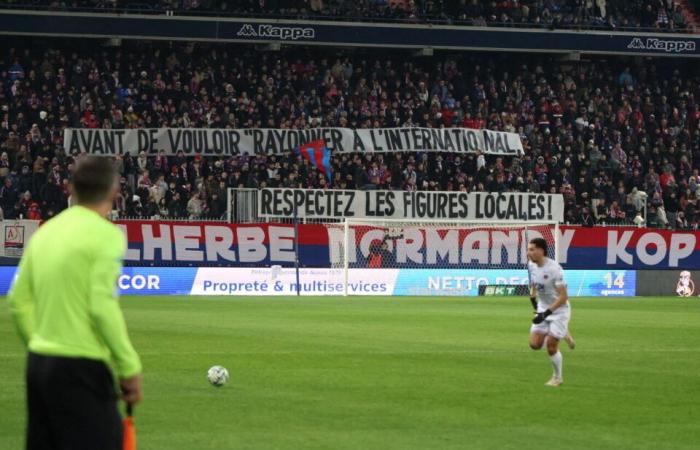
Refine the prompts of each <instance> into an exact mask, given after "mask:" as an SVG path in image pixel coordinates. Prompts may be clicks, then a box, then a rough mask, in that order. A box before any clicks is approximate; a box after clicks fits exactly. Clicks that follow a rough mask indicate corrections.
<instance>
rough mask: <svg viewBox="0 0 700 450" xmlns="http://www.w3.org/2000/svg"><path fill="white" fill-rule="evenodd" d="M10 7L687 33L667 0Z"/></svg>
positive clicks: (204, 0)
mask: <svg viewBox="0 0 700 450" xmlns="http://www.w3.org/2000/svg"><path fill="white" fill-rule="evenodd" d="M3 3H4V6H5V7H8V8H24V9H47V8H49V9H51V10H82V11H100V12H112V11H114V12H137V13H152V14H163V13H177V14H198V15H220V16H236V17H256V16H259V17H265V18H288V19H289V18H291V19H300V18H301V19H312V20H351V21H357V20H361V21H378V22H409V23H434V24H455V25H467V26H506V27H513V26H526V27H542V28H575V29H607V30H642V29H643V30H656V31H673V32H683V31H690V26H689V25H690V24H689V23H688V20H687V19H686V17H690V13H689V11H688V9H687V8H684V6H683V5H682V4H680V3H678V2H674V1H665V0H618V1H608V0H547V1H543V0H504V1H491V2H484V1H481V0H268V1H260V0H237V1H231V0H223V1H222V0H219V1H217V0H157V1H150V2H149V1H143V0H136V1H117V0H69V1H60V0H10V1H9V2H3Z"/></svg>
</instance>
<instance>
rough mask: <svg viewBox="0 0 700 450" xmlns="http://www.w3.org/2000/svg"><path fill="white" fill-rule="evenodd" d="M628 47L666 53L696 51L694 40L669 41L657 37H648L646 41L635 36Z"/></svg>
mask: <svg viewBox="0 0 700 450" xmlns="http://www.w3.org/2000/svg"><path fill="white" fill-rule="evenodd" d="M627 48H629V49H633V50H652V51H657V52H666V53H680V52H694V51H695V42H694V41H669V40H662V39H656V38H647V39H646V41H645V40H643V39H642V38H634V39H632V40H631V41H630V43H629V44H628V45H627Z"/></svg>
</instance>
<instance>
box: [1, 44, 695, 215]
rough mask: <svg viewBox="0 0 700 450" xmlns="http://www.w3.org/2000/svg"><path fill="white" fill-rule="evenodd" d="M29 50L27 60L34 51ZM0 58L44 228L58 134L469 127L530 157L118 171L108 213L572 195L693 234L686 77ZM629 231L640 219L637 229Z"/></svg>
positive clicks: (8, 131) (62, 56)
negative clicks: (364, 192)
mask: <svg viewBox="0 0 700 450" xmlns="http://www.w3.org/2000/svg"><path fill="white" fill-rule="evenodd" d="M28 44H29V45H28ZM2 52H3V53H2V58H0V105H1V107H2V111H0V118H1V119H2V122H1V123H0V185H1V187H0V207H1V208H2V212H3V214H4V217H5V218H8V219H10V218H18V217H25V218H41V219H46V218H48V217H51V216H52V215H54V214H56V213H57V212H58V211H60V210H61V209H63V208H65V207H66V205H67V203H68V182H69V179H70V172H71V168H72V164H73V163H74V159H73V157H74V156H79V155H72V156H67V155H66V154H65V153H66V152H65V150H64V149H63V145H62V144H63V134H62V130H63V128H65V127H91V128H136V127H149V128H154V127H214V128H227V127H235V128H254V127H258V128H259V127H265V128H305V127H316V126H323V127H335V126H341V127H350V128H368V127H412V126H423V127H456V126H459V127H470V128H489V129H494V130H503V131H509V132H514V133H519V134H520V136H521V139H522V142H523V145H524V147H525V155H524V156H522V157H495V156H492V155H477V154H450V153H398V154H379V153H368V154H334V155H333V156H332V158H331V164H332V167H333V177H332V179H330V180H329V179H327V177H326V176H324V174H322V173H320V172H319V171H318V170H317V169H315V168H314V167H312V165H311V164H310V163H308V162H307V161H306V160H304V159H303V158H301V157H300V156H298V155H294V154H291V153H287V154H283V155H277V156H271V155H256V154H244V155H237V156H231V157H204V158H200V157H194V158H193V157H185V156H184V155H182V154H180V155H177V156H171V157H168V156H165V155H146V154H145V153H141V154H136V152H135V151H133V152H132V153H131V154H127V155H124V156H123V157H119V158H117V160H116V164H117V165H118V167H119V170H120V172H121V173H122V179H121V183H122V189H121V195H120V197H119V199H118V201H117V202H116V206H115V207H116V209H117V210H118V212H119V214H120V215H122V216H130V217H146V218H151V217H162V218H165V217H187V218H193V219H195V218H221V217H223V216H224V214H225V211H226V189H227V188H229V187H248V188H259V187H264V186H288V187H301V188H322V189H325V188H349V189H407V190H462V191H477V190H478V191H492V192H495V191H505V192H508V191H531V192H558V193H562V194H563V195H564V198H565V202H566V221H567V222H570V223H582V224H586V225H592V224H593V223H608V224H609V223H618V222H625V223H629V222H631V221H632V220H635V217H636V216H637V214H638V212H640V213H641V214H642V216H643V218H644V220H646V221H648V222H649V224H650V225H658V226H670V227H680V228H685V227H695V226H697V223H698V220H699V217H700V216H699V213H698V198H700V187H699V186H700V172H699V169H700V106H699V99H700V73H699V72H698V71H697V70H694V68H696V67H697V66H696V65H695V63H694V62H691V61H683V60H676V59H657V60H654V59H647V60H644V61H636V63H635V61H632V60H626V59H618V58H608V59H595V60H591V61H581V62H563V61H557V60H556V59H554V57H549V56H532V55H490V54H466V53H458V54H457V53H441V54H436V56H434V57H425V58H416V57H414V56H412V55H411V54H410V53H408V52H406V53H404V54H402V53H400V52H396V51H393V52H392V53H391V55H390V56H388V55H387V53H386V52H385V51H381V50H376V51H375V50H365V51H348V52H347V53H346V54H344V55H342V56H338V53H337V52H336V51H331V50H318V49H316V50H311V49H297V50H285V51H284V52H260V51H256V50H255V49H254V48H252V47H244V46H236V47H235V48H233V47H231V46H225V45H213V44H207V45H204V44H201V45H199V44H198V45H194V44H186V45H185V44H183V45H180V44H174V43H157V44H129V45H125V46H124V47H120V48H100V47H96V46H94V44H93V45H91V44H90V43H83V44H79V43H77V42H76V41H66V42H63V43H61V42H56V41H53V45H48V44H47V43H46V41H27V40H25V41H24V44H23V46H22V45H20V43H18V46H15V47H12V46H8V47H6V48H4V49H3V50H2ZM636 220H637V221H640V220H642V218H641V217H640V218H637V219H636Z"/></svg>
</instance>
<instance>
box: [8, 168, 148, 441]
mask: <svg viewBox="0 0 700 450" xmlns="http://www.w3.org/2000/svg"><path fill="white" fill-rule="evenodd" d="M117 180H118V179H117V174H116V171H115V169H114V166H113V164H112V161H111V160H110V159H109V158H100V157H95V156H88V157H85V158H83V159H81V161H80V162H79V163H78V164H77V167H76V169H75V173H74V175H73V183H72V195H73V198H74V199H75V201H76V203H77V204H76V206H73V207H71V208H69V209H67V210H65V211H63V212H62V213H61V214H59V215H58V216H56V217H55V218H53V219H51V220H49V221H48V222H46V224H44V225H43V226H42V227H41V228H39V230H38V231H37V232H36V233H35V234H34V236H33V237H32V238H31V240H30V242H29V245H28V246H27V249H26V251H25V253H24V256H23V257H22V261H21V262H20V265H19V271H18V276H17V279H16V281H15V283H14V286H13V288H12V291H11V292H10V295H9V299H8V300H9V305H10V311H11V313H12V317H13V320H14V322H15V325H16V327H17V330H18V332H19V335H20V337H21V338H22V340H23V341H24V343H25V345H27V347H28V349H29V356H28V360H27V404H28V405H27V406H28V413H29V421H28V426H27V447H26V448H27V449H29V450H34V449H37V450H38V449H41V450H44V449H46V450H48V449H51V450H121V447H122V426H121V418H120V416H119V411H118V410H117V399H118V394H117V392H116V389H115V383H114V378H113V377H112V370H110V366H111V367H113V369H114V371H115V372H116V375H117V376H118V377H119V386H120V388H121V397H122V399H123V400H124V401H125V402H127V403H128V404H135V403H137V402H138V401H139V400H140V399H141V375H140V373H141V361H140V360H139V357H138V355H137V354H136V351H135V350H134V348H133V346H132V345H131V342H130V340H129V336H128V335H127V331H126V324H125V323H124V318H123V316H122V313H121V310H120V308H119V301H118V296H117V290H116V283H117V277H118V276H119V274H120V271H121V267H122V259H123V258H124V252H125V250H126V240H125V238H124V235H123V234H122V232H121V231H120V230H119V229H118V228H117V227H116V226H114V225H113V224H111V223H110V222H109V221H108V220H107V219H106V216H107V214H108V213H109V211H110V210H111V209H112V199H113V198H114V196H115V194H116V193H117V191H118V181H117Z"/></svg>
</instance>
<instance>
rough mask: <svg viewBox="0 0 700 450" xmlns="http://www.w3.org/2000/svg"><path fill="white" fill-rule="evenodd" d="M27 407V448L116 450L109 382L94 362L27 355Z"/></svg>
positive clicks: (117, 429) (116, 421)
mask: <svg viewBox="0 0 700 450" xmlns="http://www.w3.org/2000/svg"><path fill="white" fill-rule="evenodd" d="M27 404H28V413H29V423H28V425H27V449H28V450H122V423H121V418H120V416H119V411H118V410H117V393H116V390H115V386H114V379H113V378H112V373H111V371H110V370H109V368H108V367H107V366H106V365H105V364H104V363H102V362H100V361H95V360H91V359H82V358H64V357H56V356H42V355H37V354H35V353H30V354H29V358H28V361H27Z"/></svg>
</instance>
